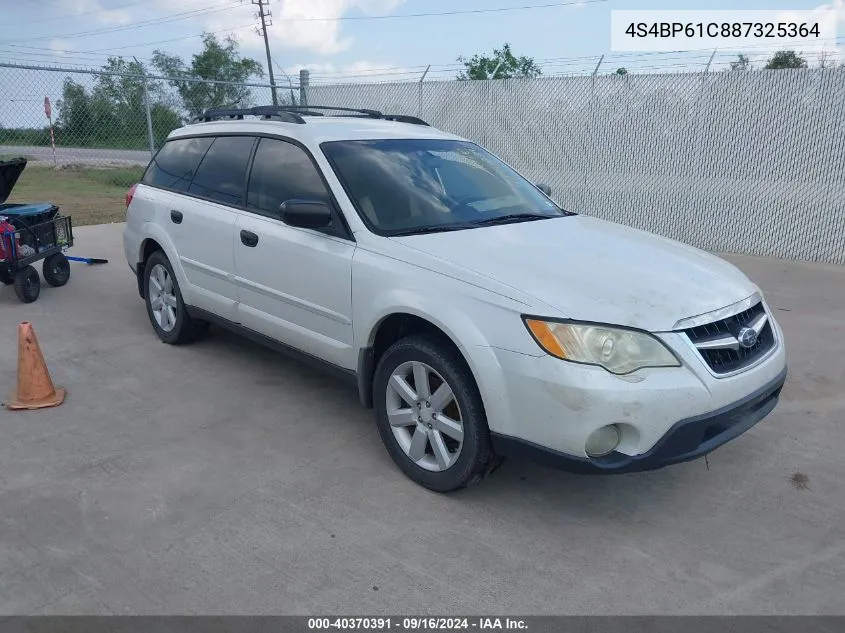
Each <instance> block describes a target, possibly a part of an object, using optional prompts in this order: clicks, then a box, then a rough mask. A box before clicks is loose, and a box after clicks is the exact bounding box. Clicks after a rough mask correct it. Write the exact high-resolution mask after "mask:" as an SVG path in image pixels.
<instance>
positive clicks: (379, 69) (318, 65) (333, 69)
mask: <svg viewBox="0 0 845 633" xmlns="http://www.w3.org/2000/svg"><path fill="white" fill-rule="evenodd" d="M302 69H308V71H310V73H311V83H312V84H317V83H319V84H343V83H366V82H371V83H375V82H388V81H408V80H410V79H419V78H420V77H422V73H423V71H424V70H425V68H419V67H414V66H396V65H395V64H391V63H390V62H371V61H368V60H359V61H355V62H350V63H348V64H334V63H332V62H313V63H308V64H292V65H290V66H286V67H285V69H284V71H285V72H286V73H287V74H288V76H289V77H291V78H292V80H293V81H294V82H298V81H299V71H300V70H302ZM276 82H277V83H279V84H282V83H283V82H282V81H281V80H280V79H277V80H276Z"/></svg>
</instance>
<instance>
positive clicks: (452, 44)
mask: <svg viewBox="0 0 845 633" xmlns="http://www.w3.org/2000/svg"><path fill="white" fill-rule="evenodd" d="M844 1H845V0H828V2H826V3H825V2H823V1H820V0H709V1H706V2H705V1H703V0H702V1H700V2H681V1H678V0H674V1H673V0H569V2H570V4H569V5H568V6H560V5H561V4H562V2H554V1H553V0H270V2H269V7H268V8H269V10H270V12H271V13H272V25H271V26H270V27H269V28H268V33H269V35H270V48H271V52H272V56H273V60H274V62H275V63H274V70H275V71H276V74H277V75H278V76H279V77H278V78H277V82H278V83H279V84H282V85H283V84H284V83H285V82H286V81H287V77H291V78H293V81H294V82H296V79H297V77H296V75H297V73H298V71H299V69H300V68H308V69H309V70H310V71H311V78H312V82H313V83H337V82H346V81H396V80H417V79H419V78H421V77H422V74H423V71H424V70H425V69H426V67H427V66H428V65H431V68H430V70H429V71H428V75H427V77H426V79H427V80H447V79H449V80H450V79H453V78H454V76H455V74H456V72H457V71H458V70H459V67H458V62H457V58H458V57H459V56H461V55H463V56H466V57H471V56H472V55H473V54H474V53H489V52H491V51H492V50H493V49H494V48H496V47H500V46H501V45H502V44H503V43H504V42H509V43H510V44H511V47H512V50H513V51H514V53H515V54H517V55H527V56H530V57H533V58H534V59H535V60H536V61H537V62H538V63H539V65H540V66H541V68H542V70H543V73H544V74H545V75H555V74H584V73H589V72H592V70H593V68H594V67H595V65H596V63H597V62H598V58H599V57H600V56H601V55H605V56H606V57H605V60H604V61H603V62H602V63H603V67H602V71H607V72H612V71H613V70H615V69H616V68H617V67H619V66H625V67H626V68H628V69H630V70H641V71H643V72H655V71H666V72H677V71H684V70H693V69H699V68H703V67H704V66H705V65H706V64H707V62H708V60H709V58H710V52H711V51H702V52H697V53H686V54H676V53H662V54H657V55H655V54H646V55H643V54H636V53H633V54H632V53H613V52H612V51H611V49H610V15H611V11H612V10H621V9H629V10H630V9H667V10H668V9H679V8H684V9H705V8H706V9H778V10H781V9H782V10H784V11H786V10H810V9H815V8H819V7H822V6H826V7H830V8H836V9H838V10H839V28H838V32H837V35H839V34H845V6H843V2H844ZM536 5H555V6H536ZM527 6H533V8H517V7H527ZM494 9H505V10H495V11H494ZM255 11H256V7H255V6H254V5H253V4H252V2H251V0H143V1H141V0H0V15H2V18H0V20H2V21H0V62H12V63H23V64H50V65H54V64H61V65H65V66H84V67H99V66H101V65H102V63H103V62H105V60H106V58H107V56H108V55H123V56H126V57H132V56H135V57H137V58H138V59H140V60H142V61H146V60H148V59H149V58H150V56H151V54H152V51H153V50H154V49H156V48H159V49H162V50H165V51H167V52H169V53H173V54H178V55H181V56H183V57H185V58H186V59H189V58H190V56H191V54H193V53H195V52H197V51H198V50H199V48H200V38H199V35H200V34H201V33H202V32H203V31H212V32H217V33H218V35H220V36H225V35H226V34H228V33H232V34H234V35H235V36H236V37H237V38H238V39H239V41H240V43H241V50H242V52H243V54H245V55H247V56H250V57H252V58H254V59H256V60H258V61H260V62H261V63H262V65H264V66H266V57H265V53H264V46H263V40H262V39H261V37H260V36H259V35H258V34H257V33H256V32H255V30H254V26H255V24H256V23H257V19H256V18H254V17H253V16H254V13H255ZM470 11H473V13H461V12H470ZM419 13H441V14H445V15H428V16H415V17H408V16H410V15H411V14H419ZM402 16H406V17H402ZM844 44H845V38H843V37H841V36H840V37H839V38H838V39H837V40H835V41H832V42H824V43H821V44H815V45H810V46H807V47H805V50H804V53H805V54H806V56H807V58H808V61H809V62H810V64H811V65H814V64H815V63H816V59H817V55H818V52H819V49H820V48H822V47H824V48H825V49H827V50H828V51H830V52H832V53H834V54H837V55H839V54H840V53H841V51H842V49H843V45H844ZM837 45H838V47H837ZM746 52H747V53H749V54H750V56H751V57H752V60H754V61H757V62H760V61H763V62H764V61H765V58H766V57H767V56H768V55H769V54H770V52H771V51H770V48H768V47H756V48H755V49H754V50H747V51H746ZM735 57H736V52H734V51H719V52H717V55H716V57H715V58H714V67H716V68H718V67H720V66H721V67H724V66H726V65H727V64H728V63H729V62H730V61H731V60H733V59H735ZM840 59H842V60H843V61H845V55H842V56H840Z"/></svg>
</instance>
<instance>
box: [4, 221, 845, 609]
mask: <svg viewBox="0 0 845 633" xmlns="http://www.w3.org/2000/svg"><path fill="white" fill-rule="evenodd" d="M121 228H122V225H107V226H95V227H82V228H79V229H76V230H75V232H76V235H77V243H76V246H75V247H74V249H73V251H72V254H73V253H75V254H78V255H85V256H93V257H107V258H109V259H110V260H111V261H110V263H109V264H107V265H104V266H93V267H86V266H85V265H83V264H79V265H77V264H75V263H73V264H72V265H73V274H72V278H71V281H70V283H69V284H68V285H67V286H66V287H64V288H58V289H54V288H49V287H45V288H44V289H43V290H42V294H41V298H40V299H39V300H38V301H37V302H35V303H33V304H29V305H24V304H21V303H19V302H18V301H17V299H16V297H15V296H14V293H13V291H12V289H11V288H5V287H0V350H2V351H0V392H3V393H4V394H5V391H6V390H9V389H11V388H12V387H13V386H14V382H15V363H16V345H17V339H16V336H17V330H16V328H17V323H18V322H19V321H21V320H31V321H32V322H33V323H34V325H35V329H36V333H37V335H38V337H39V340H40V343H41V347H42V350H43V352H44V354H45V356H46V358H47V361H48V363H49V367H50V370H51V372H52V375H53V379H54V381H55V382H56V383H57V384H61V385H64V386H65V387H67V388H68V390H69V395H68V399H67V402H66V403H65V404H64V405H63V406H61V407H59V408H56V409H51V410H45V411H41V412H26V413H13V412H9V411H7V410H5V409H0V614H37V613H121V614H129V613H131V614H195V613H206V614H221V613H234V614H250V613H255V614H294V613H295V614H324V613H326V612H333V613H337V612H342V613H344V614H402V613H409V612H412V613H425V614H450V613H477V614H484V613H490V612H494V613H508V614H620V613H627V614H678V613H686V614H719V613H721V614H724V613H727V614H793V613H802V614H834V613H839V614H841V613H843V611H845V608H843V603H842V596H843V595H845V575H844V574H843V571H842V570H843V569H845V489H843V486H842V481H843V480H845V459H843V456H842V451H843V447H845V393H843V389H842V386H843V384H845V380H843V378H844V377H845V336H843V334H845V292H843V288H845V268H841V267H837V266H829V265H817V264H802V263H795V262H786V261H777V260H766V259H762V258H751V257H730V258H729V259H730V260H731V261H733V262H735V263H737V264H738V265H739V266H740V267H741V268H743V269H744V270H745V271H746V272H747V273H748V274H749V275H750V276H751V277H752V278H753V279H755V281H757V282H758V283H759V284H760V285H761V286H762V288H763V290H764V291H765V292H766V293H767V296H768V299H769V302H770V304H771V305H772V306H773V308H774V309H775V311H776V315H777V317H778V319H779V321H780V322H781V324H782V326H783V328H784V330H785V334H786V341H787V347H788V353H789V364H790V372H791V373H790V378H789V380H788V382H787V385H786V387H785V389H784V392H783V398H782V400H781V403H780V405H779V406H778V408H777V409H776V410H775V412H774V413H772V414H771V415H770V416H769V417H768V418H766V419H765V420H764V421H763V422H761V423H760V424H759V425H758V426H756V427H755V428H754V429H752V430H751V431H749V432H748V433H747V434H745V435H744V436H743V437H741V438H739V439H738V440H736V441H734V442H732V443H730V444H728V445H726V446H724V447H722V448H721V449H719V450H717V451H716V452H715V453H713V454H712V455H711V456H710V459H709V470H708V469H707V467H706V465H705V462H704V461H697V462H694V463H691V464H683V465H678V466H675V467H671V468H668V469H664V470H662V471H657V472H653V473H646V474H634V475H624V476H612V477H585V476H574V475H568V474H565V473H559V472H556V471H552V470H547V469H545V468H542V467H539V466H536V465H533V464H530V463H526V462H519V461H509V462H507V463H506V464H505V465H504V466H503V467H502V469H501V470H500V471H498V472H497V473H496V474H495V475H493V476H492V477H491V478H490V479H488V480H486V481H485V482H483V483H482V484H480V485H477V486H475V487H473V488H470V489H468V490H464V491H461V492H459V493H457V494H452V495H437V494H434V493H431V492H428V491H426V490H424V489H422V488H420V487H418V486H416V485H415V484H413V483H412V482H410V481H409V480H408V479H406V478H405V477H404V476H403V475H402V474H401V472H400V471H399V470H398V469H397V468H395V467H394V466H393V464H392V462H391V461H390V459H389V457H388V455H387V453H386V451H385V450H384V448H383V447H382V445H381V442H380V440H379V437H378V433H377V431H376V429H375V426H374V424H373V420H372V413H371V412H370V411H367V410H364V409H362V408H360V406H359V405H358V403H357V397H356V392H355V389H354V387H353V386H348V385H346V384H343V383H340V382H337V381H335V379H333V378H331V377H328V376H326V375H324V374H322V373H320V372H319V371H317V370H314V369H311V368H310V367H308V366H305V365H301V364H299V363H297V362H294V361H292V360H289V359H288V358H286V357H285V356H282V355H279V354H276V353H274V352H271V351H268V350H265V349H263V348H260V347H258V346H256V345H254V344H252V343H250V342H247V341H245V340H242V339H240V338H237V337H235V336H232V335H229V334H226V333H221V332H219V331H216V330H215V332H214V334H213V336H212V337H211V338H209V339H208V340H206V341H203V342H201V343H199V344H196V345H192V346H188V347H182V348H176V347H171V346H168V345H163V344H161V343H160V342H158V340H157V339H156V337H155V335H154V334H153V332H152V329H151V327H150V325H149V322H148V320H147V316H146V313H145V310H144V306H143V303H142V301H141V299H140V298H139V297H138V295H137V292H136V289H135V283H134V280H133V278H132V275H131V273H130V271H129V269H128V267H127V265H126V263H125V261H124V259H123V253H122V250H121V246H120V230H121ZM796 473H797V474H799V475H803V476H805V477H806V478H807V481H806V483H804V480H803V478H802V477H801V476H796Z"/></svg>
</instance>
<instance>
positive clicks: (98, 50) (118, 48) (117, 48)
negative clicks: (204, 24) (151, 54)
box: [87, 24, 255, 53]
mask: <svg viewBox="0 0 845 633" xmlns="http://www.w3.org/2000/svg"><path fill="white" fill-rule="evenodd" d="M254 27H255V25H254V24H241V25H240V26H231V27H229V28H227V29H219V30H217V31H206V32H205V33H194V34H193V35H183V36H182V37H172V38H170V39H168V40H157V41H155V42H141V43H139V44H127V45H125V46H110V47H108V48H95V49H93V50H90V51H87V52H88V53H101V52H103V51H122V50H126V49H127V48H138V47H139V46H153V45H154V44H168V43H170V42H181V41H183V40H190V39H193V38H195V37H203V36H204V35H217V34H218V33H230V32H232V31H239V30H241V29H251V28H254Z"/></svg>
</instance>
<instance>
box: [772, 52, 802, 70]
mask: <svg viewBox="0 0 845 633" xmlns="http://www.w3.org/2000/svg"><path fill="white" fill-rule="evenodd" d="M765 67H766V68H767V69H769V70H772V69H781V68H807V60H806V59H804V58H803V57H801V55H799V54H798V53H796V52H795V51H788V50H784V51H778V52H777V53H775V54H774V55H772V58H771V59H770V60H769V61H768V62H767V63H766V66H765Z"/></svg>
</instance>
